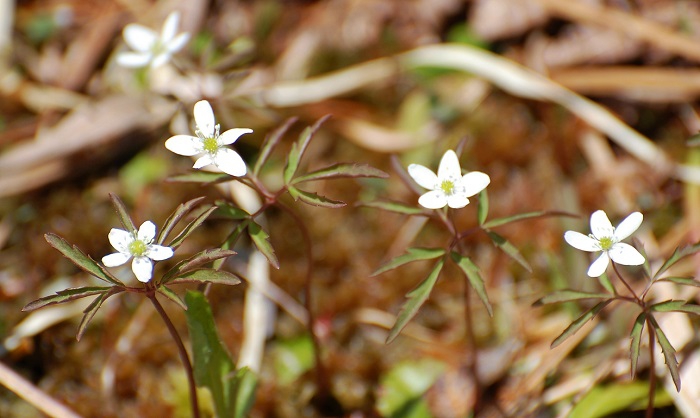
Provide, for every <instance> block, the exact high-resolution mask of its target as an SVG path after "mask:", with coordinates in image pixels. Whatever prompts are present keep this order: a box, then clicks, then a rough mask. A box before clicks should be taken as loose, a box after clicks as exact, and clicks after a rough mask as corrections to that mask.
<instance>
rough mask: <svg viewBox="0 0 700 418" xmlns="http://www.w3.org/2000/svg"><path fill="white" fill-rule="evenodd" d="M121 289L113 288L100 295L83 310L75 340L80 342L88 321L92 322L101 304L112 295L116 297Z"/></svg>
mask: <svg viewBox="0 0 700 418" xmlns="http://www.w3.org/2000/svg"><path fill="white" fill-rule="evenodd" d="M122 290H123V289H120V288H117V287H113V288H111V289H110V290H108V291H107V292H104V293H102V294H100V295H99V296H98V297H96V298H95V300H93V301H92V303H90V305H89V306H88V307H87V308H85V310H84V311H83V313H84V315H83V319H82V320H81V321H80V325H78V333H77V334H76V336H75V338H76V339H77V340H78V341H80V339H81V338H82V337H83V334H84V333H85V330H86V329H87V326H88V324H89V323H90V321H92V318H94V317H95V314H96V313H97V311H98V310H99V309H100V307H101V306H102V304H103V303H104V302H105V301H106V300H107V299H108V298H109V297H110V296H112V295H116V294H117V293H119V292H121V291H122Z"/></svg>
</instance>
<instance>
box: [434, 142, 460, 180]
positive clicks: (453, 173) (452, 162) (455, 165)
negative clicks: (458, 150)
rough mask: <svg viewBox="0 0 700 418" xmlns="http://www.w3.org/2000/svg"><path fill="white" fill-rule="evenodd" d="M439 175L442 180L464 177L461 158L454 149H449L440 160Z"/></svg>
mask: <svg viewBox="0 0 700 418" xmlns="http://www.w3.org/2000/svg"><path fill="white" fill-rule="evenodd" d="M437 176H438V178H439V179H440V180H445V179H450V178H451V179H458V178H460V177H462V169H461V168H460V167H459V159H458V158H457V154H455V152H454V151H452V150H451V149H450V150H447V152H445V155H443V156H442V160H440V166H439V167H438V172H437Z"/></svg>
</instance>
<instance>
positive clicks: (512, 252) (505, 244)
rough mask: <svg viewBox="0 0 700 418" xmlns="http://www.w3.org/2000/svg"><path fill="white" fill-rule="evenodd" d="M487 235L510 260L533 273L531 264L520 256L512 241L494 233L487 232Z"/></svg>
mask: <svg viewBox="0 0 700 418" xmlns="http://www.w3.org/2000/svg"><path fill="white" fill-rule="evenodd" d="M487 223H488V222H487ZM486 233H487V234H488V236H489V238H491V241H493V243H494V244H495V245H496V246H497V247H498V248H500V249H501V250H502V251H503V252H504V253H506V254H507V255H508V256H509V257H510V258H512V259H513V260H515V261H517V262H518V263H519V264H520V265H521V266H523V267H524V268H525V270H527V271H529V272H530V273H532V268H531V267H530V264H529V263H528V262H527V260H525V257H523V256H522V254H520V251H518V249H517V248H516V247H515V245H513V244H511V243H510V241H508V240H507V239H505V238H504V237H502V236H500V235H498V234H497V233H495V232H493V231H486Z"/></svg>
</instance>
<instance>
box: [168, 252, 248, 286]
mask: <svg viewBox="0 0 700 418" xmlns="http://www.w3.org/2000/svg"><path fill="white" fill-rule="evenodd" d="M232 255H236V252H235V251H231V250H225V249H221V248H211V249H208V250H204V251H201V252H199V253H197V254H195V255H193V256H192V257H190V258H188V259H186V260H182V261H180V262H179V263H177V264H176V265H175V266H174V267H173V268H171V269H170V270H168V271H167V272H166V273H165V274H164V275H163V278H162V280H161V284H165V283H168V282H169V281H171V280H172V279H174V278H175V277H177V276H179V275H182V274H184V273H186V272H188V271H191V270H195V269H196V268H197V267H200V266H202V265H204V264H207V263H210V262H212V261H214V260H218V259H220V258H226V257H230V256H232Z"/></svg>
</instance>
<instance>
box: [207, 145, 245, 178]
mask: <svg viewBox="0 0 700 418" xmlns="http://www.w3.org/2000/svg"><path fill="white" fill-rule="evenodd" d="M214 164H215V165H216V166H217V167H219V168H220V169H221V171H223V172H224V173H226V174H230V175H232V176H235V177H242V176H245V173H246V171H247V170H246V166H245V161H243V158H241V156H240V155H238V153H237V152H236V151H234V150H232V149H228V148H220V149H219V151H217V153H216V155H214Z"/></svg>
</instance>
